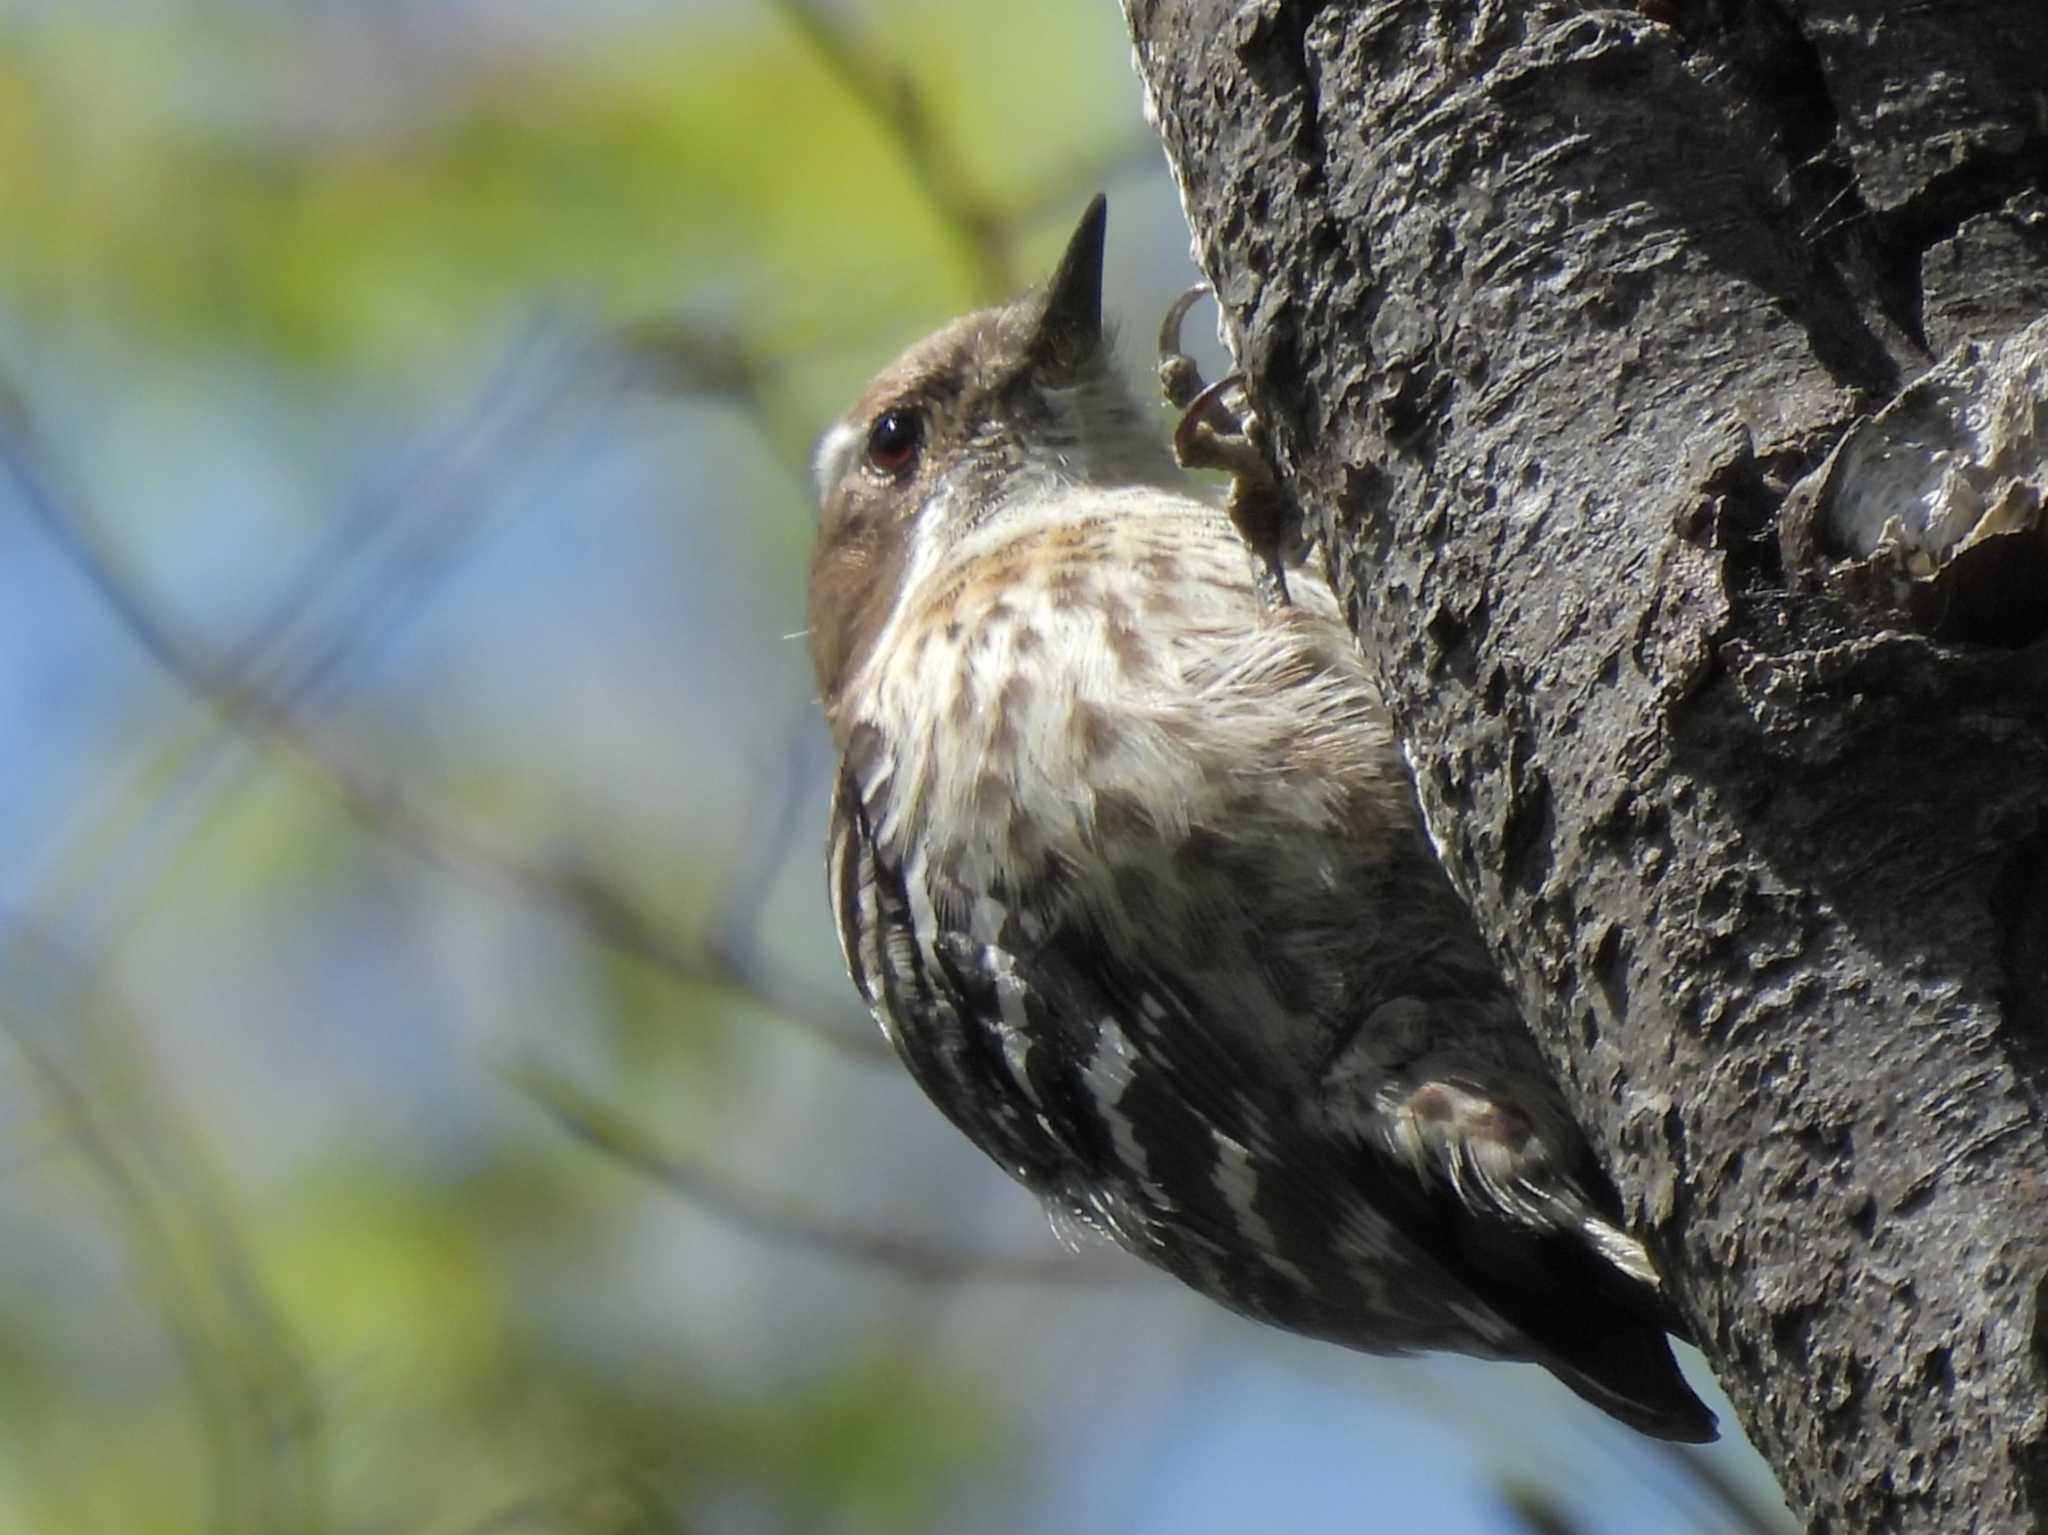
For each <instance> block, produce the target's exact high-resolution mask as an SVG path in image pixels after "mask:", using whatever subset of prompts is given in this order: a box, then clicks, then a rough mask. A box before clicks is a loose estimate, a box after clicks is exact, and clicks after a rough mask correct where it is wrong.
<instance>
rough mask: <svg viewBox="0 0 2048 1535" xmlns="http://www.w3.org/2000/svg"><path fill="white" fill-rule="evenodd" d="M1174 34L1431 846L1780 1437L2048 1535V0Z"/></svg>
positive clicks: (1714, 1)
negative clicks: (2047, 511)
mask: <svg viewBox="0 0 2048 1535" xmlns="http://www.w3.org/2000/svg"><path fill="white" fill-rule="evenodd" d="M1126 10H1127V13H1128V15H1129V19H1130V23H1131V29H1132V32H1133V35H1134V37H1135V39H1136V43H1137V58H1138V65H1139V70H1140V73H1141V74H1142V76H1143V78H1144V82H1145V85H1146V89H1147V94H1148V99H1149V101H1150V103H1151V105H1152V107H1153V109H1154V111H1155V113H1156V116H1157V118H1158V121H1159V125H1160V128H1161V131H1162V133H1163V135H1164V137H1165V141H1166V146H1167V151H1168V155H1169V158H1170V159H1171V160H1172V162H1173V165H1174V168H1175V174H1176V176H1177V177H1178V179H1179V182H1180V185H1181V189H1182V195H1183V200H1184V202H1185V204H1186V208H1187V213H1188V218H1189V222H1190V224H1191V225H1192V227H1193V229H1194V231H1195V237H1196V244H1197V256H1198V259H1199V261H1200V263H1201V265H1202V267H1203V269H1204V270H1205V272H1206V273H1207V274H1208V276H1209V278H1210V279H1211V281H1212V283H1213V285H1214V286H1215V288H1216V291H1217V293H1218V295H1219V298H1220V302H1221V304H1222V307H1223V310H1224V312H1225V316H1226V320H1227V325H1228V329H1229V331H1230V335H1231V339H1232V341H1233V343H1234V351H1235V354H1236V357H1237V359H1238V361H1239V364H1240V366H1241V367H1242V368H1243V369H1244V371H1245V372H1246V374H1247V376H1248V379H1249V387H1250V391H1251V395H1252V398H1253V399H1254V400H1255V402H1256V404H1257V407H1258V411H1259V413H1260V416H1261V418H1262V420H1263V422H1264V426H1265V430H1266V434H1267V437H1268V440H1269V444H1270V447H1271V450H1272V454H1273V457H1274V459H1275V461H1276V463H1277V465H1278V467H1279V470H1280V473H1281V476H1282V480H1283V483H1284V484H1285V485H1286V486H1287V487H1288V488H1289V490H1290V491H1291V492H1292V493H1293V495H1294V496H1295V498H1296V499H1297V500H1298V501H1299V503H1300V505H1301V506H1302V508H1303V510H1304V512H1305V514H1306V515H1307V517H1308V518H1309V520H1310V525H1311V527H1312V528H1313V529H1314V530H1315V531H1316V532H1317V533H1318V535H1319V536H1320V537H1321V538H1322V540H1323V541H1324V547H1325V548H1326V549H1327V550H1328V551H1329V553H1330V555H1331V559H1332V574H1333V576H1334V577H1335V579H1336V581H1337V586H1338V590H1339V592H1340V593H1342V594H1343V595H1344V597H1345V598H1346V600H1347V602H1348V603H1349V606H1350V612H1351V616H1352V621H1353V624H1354V626H1355V627H1356V628H1357V630H1358V633H1359V636H1360V638H1361V640H1362V642H1363V643H1364V645H1365V648H1366V650H1367V653H1368V654H1369V655H1371V656H1372V657H1374V659H1375V662H1376V664H1377V665H1378V667H1379V669H1380V672H1381V676H1382V678H1383V682H1384V686H1385V689H1386V692H1387V695H1388V699H1389V702H1390V703H1391V705H1392V707H1393V709H1394V712H1395V715H1396V717H1397V719H1398V721H1399V723H1400V727H1401V731H1402V735H1403V739H1404V740H1405V742H1406V743H1407V749H1408V751H1409V754H1410V758H1411V761H1412V762H1413V764H1414V766H1415V770H1416V777H1417V782H1418V786H1419V789H1420V793H1421V797H1422V802H1423V806H1424V809H1425V812H1426V814H1427V816H1428V818H1429V823H1430V826H1431V829H1432V832H1433V833H1434V835H1435V837H1436V839H1437V841H1438V844H1439V847H1440V848H1441V851H1442V853H1443V856H1444V859H1445V861H1446V863H1447V865H1448V866H1449V868H1450V870H1451V872H1452V876H1453V878H1455V879H1456V880H1457V881H1458V883H1459V885H1460V888H1461V889H1463V890H1464V892H1465V893H1466V895H1467V896H1468V898H1469V899H1470V900H1471V902H1472V903H1473V906H1474V908H1475V910H1476V911H1477V912H1478V915H1479V919H1480V922H1481V924H1482V926H1483V927H1484V929H1485V930H1486V931H1487V933H1488V934H1489V936H1490V937H1491V938H1492V940H1493V941H1494V943H1495V945H1496V947H1497V949H1498V951H1499V954H1500V956H1501V960H1502V963H1503V965H1504V966H1505V967H1507V969H1508V970H1509V971H1510V972H1511V974H1512V975H1513V977H1514V979H1515V981H1516V984H1517V986H1518V988H1519V991H1520V993H1521V995H1522V997H1523V999H1524V1001H1525V1004H1526V1006H1527V1009H1528V1014H1529V1018H1530V1021H1531V1023H1532V1025H1533V1026H1534V1027H1535V1028H1536V1029H1537V1031H1538V1033H1539V1034H1540V1035H1541V1036H1542V1037H1543V1039H1544V1041H1545V1046H1546V1049H1547V1050H1548V1051H1549V1052H1550V1055H1551V1057H1552V1060H1553V1062H1554V1064H1555V1066H1556V1068H1557V1070H1558V1072H1559V1075H1560V1077H1561V1078H1562V1079H1563V1080H1564V1081H1565V1082H1566V1084H1567V1091H1568V1092H1569V1093H1570V1094H1571V1095H1572V1098H1573V1101H1574V1103H1575V1104H1576V1106H1577V1108H1578V1111H1579V1114H1580V1117H1581V1119H1582V1120H1583V1122H1584V1123H1585V1124H1586V1126H1587V1128H1588V1129H1589V1131H1591V1133H1592V1134H1593V1135H1594V1137H1595V1141H1596V1143H1597V1144H1598V1145H1599V1146H1600V1147H1601V1148H1602V1150H1603V1153H1604V1155H1605V1157H1606V1159H1607V1161H1608V1164H1609V1166H1610V1168H1611V1169H1612V1170H1613V1172H1614V1174H1615V1177H1616V1181H1617V1183H1618V1184H1619V1185H1620V1187H1621V1188H1622V1189H1623V1190H1624V1193H1625V1197H1626V1198H1627V1200H1628V1203H1629V1206H1630V1210H1631V1216H1632V1219H1633V1220H1634V1221H1635V1222H1636V1223H1637V1225H1638V1227H1639V1229H1640V1230H1641V1231H1642V1232H1643V1233H1644V1235H1645V1236H1646V1237H1647V1238H1648V1240H1649V1241H1650V1242H1651V1244H1652V1246H1653V1248H1654V1250H1655V1251H1656V1252H1657V1254H1658V1255H1659V1258H1660V1261H1661V1262H1662V1264H1663V1266H1664V1268H1665V1270H1666V1272H1667V1274H1668V1275H1669V1276H1670V1279H1671V1281H1672V1284H1673V1286H1674V1288H1675V1290H1676V1292H1677V1293H1678V1295H1679V1296H1680V1298H1681V1304H1682V1305H1683V1306H1684V1308H1685V1309H1686V1310H1687V1312H1688V1313H1689V1314H1690V1315H1691V1316H1692V1317H1693V1318H1694V1320H1695V1322H1696V1325H1697V1328H1698V1332H1699V1336H1700V1338H1701V1340H1702V1344H1703V1346H1704V1348H1705V1349H1706V1352H1707V1354H1708V1357H1709V1358H1710V1359H1711V1360H1712V1362H1713V1364H1714V1366H1715V1369H1716V1371H1717V1372H1718V1373H1719V1375H1720V1378H1721V1380H1722V1383H1723V1384H1724V1385H1725V1386H1726V1387H1727V1389H1728V1391H1729V1392H1730V1394H1731V1395H1732V1396H1733V1398H1734V1400H1735V1402H1736V1404H1737V1407H1738V1410H1739V1411H1740V1413H1741V1415H1742V1419H1743V1426H1744V1428H1745V1429H1746V1430H1747V1432H1748V1434H1749V1436H1750V1438H1751V1439H1752V1440H1753V1441H1754V1442H1755V1443H1756V1445H1757V1446H1758V1448H1759V1449H1761V1450H1762V1451H1763V1453H1764V1454H1765V1456H1766V1457H1768V1458H1769V1460H1770V1461H1771V1463H1772V1464H1773V1465H1774V1466H1775V1467H1776V1469H1777V1471H1778V1474H1779V1478H1780V1480H1781V1482H1782V1484H1783V1485H1784V1487H1785V1489H1786V1492H1787V1495H1788V1496H1789V1498H1790V1499H1791V1501H1792V1503H1793V1505H1794V1507H1795V1508H1796V1509H1798V1510H1800V1511H1802V1513H1803V1514H1804V1516H1805V1517H1806V1518H1807V1519H1808V1520H1809V1522H1810V1525H1811V1527H1812V1528H1813V1529H1815V1530H1828V1531H1842V1532H1851V1531H1856V1532H1860V1531H1865V1530H1900V1531H1940V1532H1943V1535H1952V1532H1955V1531H1958V1530H1963V1529H1981V1530H1997V1531H2004V1530H2013V1531H2018V1530H2032V1529H2035V1528H2048V1363H2044V1358H2043V1347H2044V1339H2048V1330H2044V1328H2048V1315H2044V1313H2043V1306H2044V1304H2048V1137H2044V1134H2043V1128H2044V1115H2048V1032H2044V1025H2048V643H2043V642H2042V641H2041V639H2040V637H2041V635H2042V634H2043V633H2044V632H2048V535H2044V533H2043V531H2042V522H2043V519H2042V511H2041V508H2042V502H2043V499H2044V495H2043V489H2044V485H2048V321H2044V320H2043V319H2042V316H2043V313H2044V311H2048V4H2044V3H2043V0H2003V3H2000V0H1976V3H1969V0H1954V3H1951V4H1944V5H1929V4H1925V3H1907V0H1895V3H1892V4H1890V5H1883V4H1876V3H1865V4H1857V3H1854V0H1779V3H1773V0H1642V3H1641V4H1640V6H1639V7H1638V8H1636V9H1609V10H1601V9H1592V8H1589V7H1588V6H1587V5H1585V4H1583V3H1574V0H1377V3H1372V0H1350V3H1336V4H1307V3H1294V0H1126ZM1937 364H1939V366H1938V367H1937ZM1931 370H1932V371H1931ZM1930 371H1931V376H1926V375H1930ZM1916 380H1919V382H1915V381H1916Z"/></svg>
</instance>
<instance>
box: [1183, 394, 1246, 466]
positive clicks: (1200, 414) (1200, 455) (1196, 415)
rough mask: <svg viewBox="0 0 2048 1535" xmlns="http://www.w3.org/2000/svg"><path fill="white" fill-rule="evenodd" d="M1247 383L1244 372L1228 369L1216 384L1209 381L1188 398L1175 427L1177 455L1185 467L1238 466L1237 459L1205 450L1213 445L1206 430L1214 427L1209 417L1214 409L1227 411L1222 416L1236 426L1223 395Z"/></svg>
mask: <svg viewBox="0 0 2048 1535" xmlns="http://www.w3.org/2000/svg"><path fill="white" fill-rule="evenodd" d="M1243 384H1244V375H1243V374H1242V373H1226V374H1224V375H1223V377H1221V378H1219V379H1218V380H1216V382H1215V383H1213V384H1205V385H1203V386H1202V388H1201V389H1200V390H1198V391H1197V392H1196V393H1195V394H1193V395H1192V396H1190V397H1189V398H1188V400H1187V401H1186V402H1185V404H1184V406H1183V408H1182V412H1181V418H1180V425H1178V426H1176V427H1175V428H1174V429H1173V456H1174V459H1175V460H1176V461H1177V462H1178V463H1179V464H1180V466H1181V467H1182V468H1183V469H1224V468H1234V467H1236V459H1235V458H1233V457H1228V456H1224V455H1219V454H1216V453H1214V452H1210V451H1205V450H1206V449H1208V448H1210V447H1212V446H1213V437H1212V438H1211V439H1209V440H1207V441H1205V440H1204V438H1203V436H1202V433H1203V431H1204V430H1205V429H1212V428H1213V423H1212V422H1210V421H1209V420H1207V419H1205V418H1206V417H1208V416H1209V414H1210V412H1212V411H1221V412H1223V415H1222V419H1224V420H1226V421H1228V422H1229V423H1230V424H1231V426H1232V427H1233V428H1234V427H1235V426H1236V424H1237V422H1236V418H1235V417H1233V416H1231V415H1230V414H1229V413H1228V412H1227V411H1225V410H1224V407H1223V397H1224V395H1226V394H1228V393H1229V392H1230V391H1231V390H1233V389H1237V388H1241V387H1242V386H1243Z"/></svg>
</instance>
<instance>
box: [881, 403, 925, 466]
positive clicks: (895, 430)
mask: <svg viewBox="0 0 2048 1535" xmlns="http://www.w3.org/2000/svg"><path fill="white" fill-rule="evenodd" d="M923 446H924V422H923V421H922V420H921V419H920V418H919V416H918V414H917V412H916V411H914V410H885V411H883V412H882V413H881V414H880V415H879V416H877V417H875V424H874V425H873V426H871V427H869V428H868V462H869V463H870V464H873V465H874V466H875V468H877V469H879V470H880V471H881V472H882V473H883V474H886V475H891V476H901V475H904V474H907V473H909V472H910V467H911V466H912V465H913V464H915V463H916V462H917V454H918V450H919V449H920V448H922V447H923Z"/></svg>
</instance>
